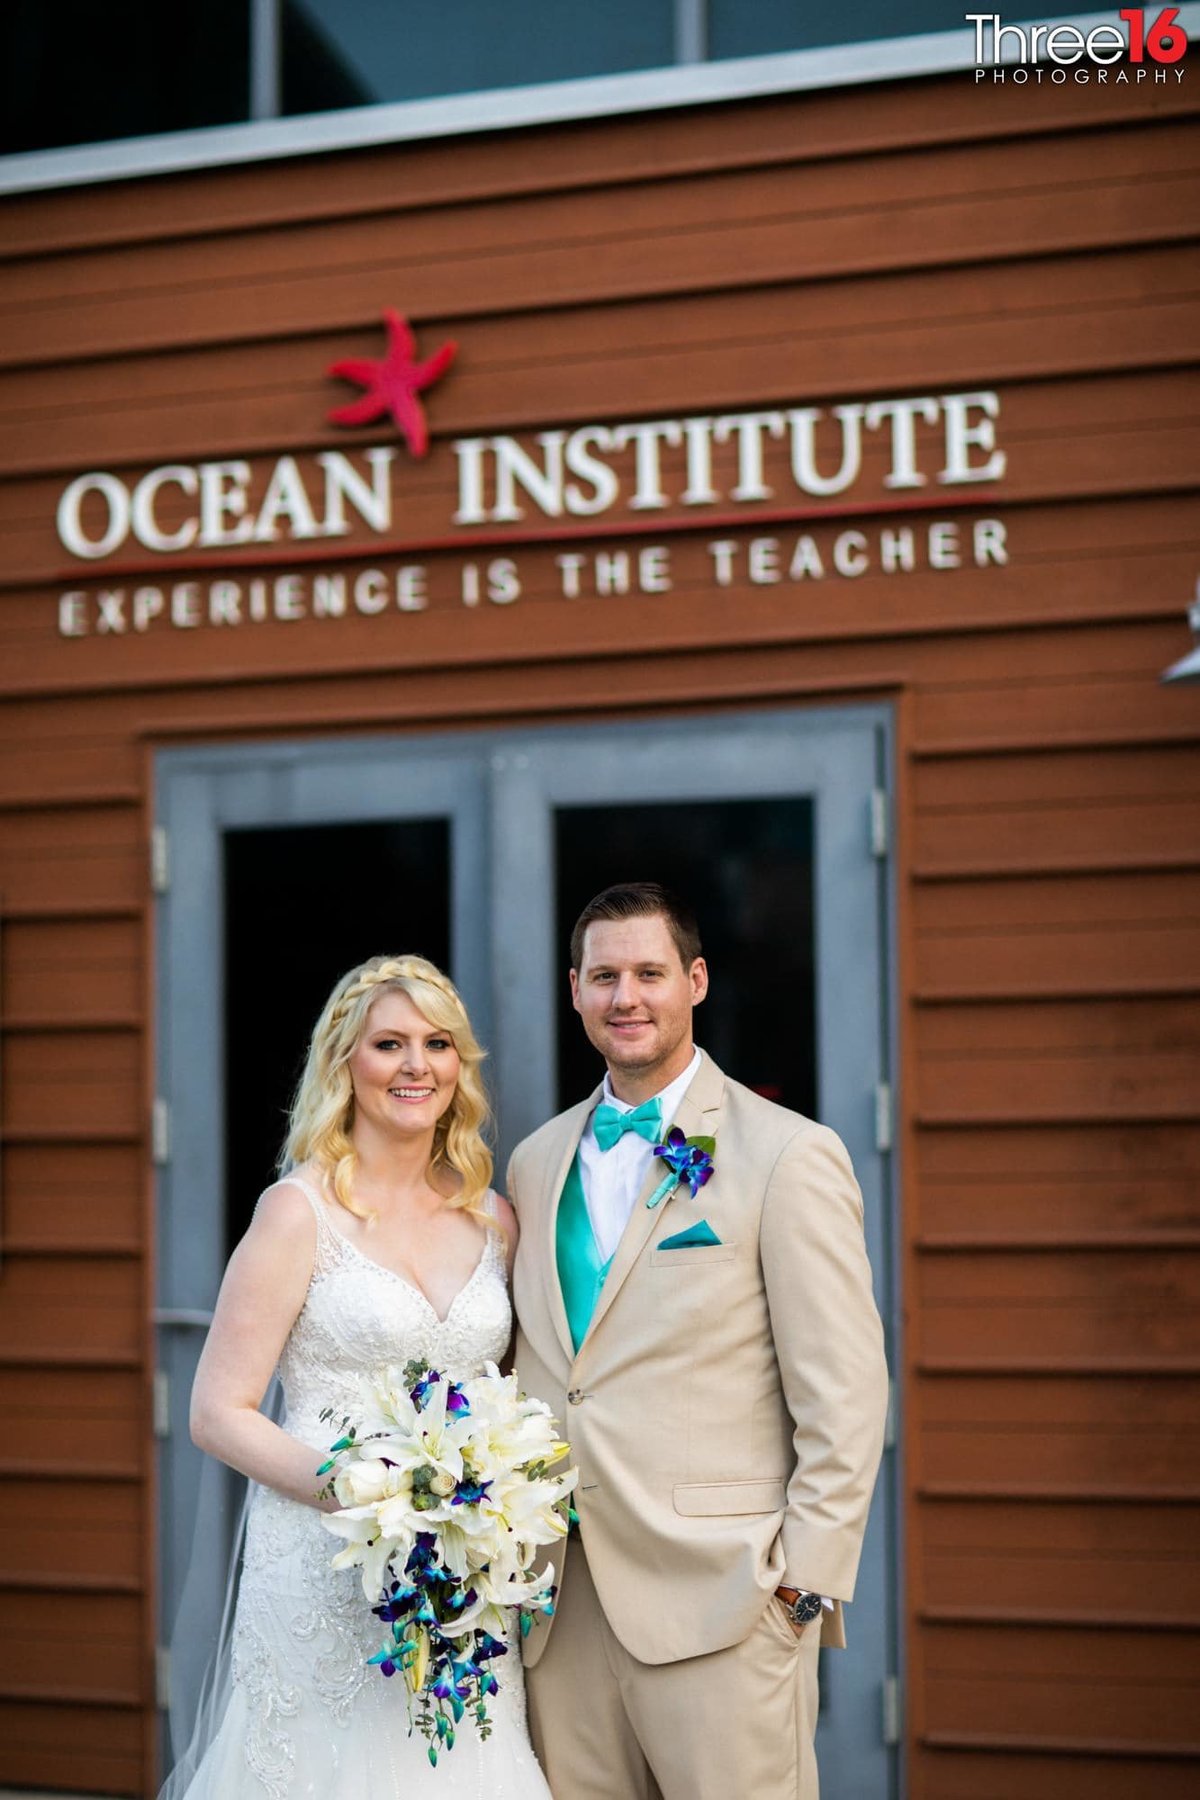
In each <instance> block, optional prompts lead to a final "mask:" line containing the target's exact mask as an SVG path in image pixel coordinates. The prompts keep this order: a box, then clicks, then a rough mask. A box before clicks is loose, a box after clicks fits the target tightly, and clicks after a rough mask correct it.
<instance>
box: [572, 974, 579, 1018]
mask: <svg viewBox="0 0 1200 1800" xmlns="http://www.w3.org/2000/svg"><path fill="white" fill-rule="evenodd" d="M570 977H571V1005H572V1006H573V1007H574V1008H575V1011H576V1012H578V1011H579V970H578V969H572V970H571V971H570Z"/></svg>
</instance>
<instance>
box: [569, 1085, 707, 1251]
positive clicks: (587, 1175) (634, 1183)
mask: <svg viewBox="0 0 1200 1800" xmlns="http://www.w3.org/2000/svg"><path fill="white" fill-rule="evenodd" d="M699 1067H700V1052H699V1050H696V1051H693V1053H692V1060H691V1062H690V1063H689V1064H688V1066H687V1068H686V1069H685V1070H684V1071H683V1074H682V1075H677V1076H676V1077H675V1079H674V1081H672V1082H670V1083H669V1085H668V1086H667V1087H665V1088H663V1089H662V1091H661V1092H660V1093H659V1094H658V1095H657V1099H658V1101H659V1104H660V1105H661V1107H662V1128H663V1138H665V1137H666V1134H667V1131H668V1130H669V1128H670V1125H671V1121H672V1119H673V1118H674V1117H675V1114H676V1113H677V1112H678V1110H679V1102H680V1101H681V1100H682V1099H683V1096H684V1095H685V1094H686V1093H687V1090H688V1088H689V1086H690V1085H691V1081H692V1077H693V1076H694V1075H695V1073H696V1070H697V1069H698V1068H699ZM647 1098H648V1099H651V1100H653V1099H654V1098H656V1096H655V1095H653V1094H650V1095H648V1096H647ZM605 1102H607V1104H608V1105H609V1106H615V1107H616V1109H617V1111H618V1112H633V1111H634V1108H633V1107H632V1106H630V1105H629V1104H628V1102H627V1101H625V1100H618V1099H617V1096H616V1095H615V1094H614V1093H613V1090H612V1082H611V1081H610V1080H609V1077H608V1072H607V1070H606V1071H605V1075H604V1093H603V1096H602V1099H601V1102H600V1103H601V1104H604V1103H605ZM643 1104H644V1102H640V1101H639V1105H643ZM662 1141H663V1139H662V1138H660V1139H659V1142H660V1143H661V1142H662ZM653 1160H654V1145H653V1144H649V1143H647V1142H646V1139H645V1138H644V1137H639V1136H638V1134H637V1132H636V1131H627V1132H626V1133H625V1135H624V1137H622V1138H618V1140H617V1142H616V1143H615V1144H614V1145H613V1147H612V1149H611V1150H602V1149H601V1148H600V1146H599V1144H598V1143H597V1142H596V1133H595V1131H594V1130H593V1128H592V1121H591V1119H589V1120H588V1122H587V1125H586V1127H585V1128H584V1133H583V1136H582V1138H581V1139H580V1140H579V1173H580V1175H581V1176H582V1178H583V1192H584V1198H585V1199H586V1200H587V1209H588V1218H589V1219H590V1220H591V1222H592V1232H593V1235H594V1236H595V1239H596V1247H597V1249H598V1250H599V1252H600V1254H601V1256H602V1257H603V1258H604V1260H605V1262H607V1261H608V1259H609V1257H610V1256H611V1255H612V1253H613V1251H614V1250H615V1249H616V1247H617V1245H618V1244H619V1243H620V1241H621V1233H622V1232H623V1231H624V1229H625V1227H626V1225H627V1224H628V1223H629V1215H630V1213H631V1212H632V1211H633V1209H634V1206H635V1205H636V1204H637V1197H638V1195H639V1194H640V1193H641V1191H642V1184H643V1182H644V1181H645V1179H646V1175H647V1172H648V1170H649V1168H650V1164H651V1163H652V1162H653ZM666 1172H667V1171H666V1169H665V1168H664V1169H663V1173H664V1175H665V1174H666Z"/></svg>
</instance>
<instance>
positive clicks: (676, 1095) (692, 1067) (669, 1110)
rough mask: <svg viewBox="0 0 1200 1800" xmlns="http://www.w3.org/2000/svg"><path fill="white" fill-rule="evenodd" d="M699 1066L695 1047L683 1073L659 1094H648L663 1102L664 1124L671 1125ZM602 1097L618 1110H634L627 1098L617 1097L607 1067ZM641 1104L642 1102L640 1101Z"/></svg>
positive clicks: (649, 1096) (651, 1097) (650, 1097)
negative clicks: (620, 1098)
mask: <svg viewBox="0 0 1200 1800" xmlns="http://www.w3.org/2000/svg"><path fill="white" fill-rule="evenodd" d="M699 1067H700V1051H699V1049H695V1050H693V1051H692V1060H691V1062H690V1063H689V1064H688V1066H687V1068H686V1069H685V1070H684V1071H683V1073H682V1075H677V1076H676V1077H675V1079H674V1081H672V1082H669V1083H668V1085H667V1086H666V1087H665V1088H660V1089H659V1091H658V1093H657V1095H655V1094H649V1095H647V1099H650V1100H654V1099H657V1100H658V1101H659V1103H660V1104H661V1107H662V1119H663V1125H664V1126H666V1125H669V1124H670V1122H671V1120H672V1119H673V1118H674V1116H675V1113H676V1111H677V1109H678V1106H679V1102H680V1101H681V1100H682V1099H683V1096H684V1094H685V1093H686V1092H687V1090H688V1088H689V1087H690V1086H691V1083H692V1077H693V1076H694V1075H695V1073H696V1070H697V1069H698V1068H699ZM600 1098H601V1101H602V1103H606V1104H607V1105H609V1106H615V1107H616V1109H617V1111H618V1112H632V1111H633V1107H632V1106H630V1104H629V1102H628V1101H627V1100H619V1099H618V1098H617V1096H616V1095H615V1094H614V1093H613V1090H612V1081H611V1079H610V1077H609V1073H608V1070H607V1069H605V1071H604V1092H603V1094H602V1095H601V1096H600ZM639 1104H642V1103H641V1102H639Z"/></svg>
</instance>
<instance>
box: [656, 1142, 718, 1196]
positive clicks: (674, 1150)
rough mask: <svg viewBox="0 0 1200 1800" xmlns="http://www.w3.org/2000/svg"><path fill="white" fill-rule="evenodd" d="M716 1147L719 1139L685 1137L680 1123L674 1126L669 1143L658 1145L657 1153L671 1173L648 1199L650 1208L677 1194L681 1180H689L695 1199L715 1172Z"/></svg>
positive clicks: (665, 1176)
mask: <svg viewBox="0 0 1200 1800" xmlns="http://www.w3.org/2000/svg"><path fill="white" fill-rule="evenodd" d="M716 1147H717V1140H716V1138H711V1137H685V1136H684V1135H683V1132H682V1131H680V1129H679V1127H678V1125H672V1127H671V1129H670V1131H668V1133H667V1138H666V1142H665V1143H663V1144H655V1146H654V1154H655V1156H661V1157H662V1159H663V1161H664V1162H665V1163H666V1165H667V1169H668V1173H667V1174H666V1175H664V1177H663V1179H662V1180H661V1181H660V1182H659V1184H658V1186H657V1187H656V1188H655V1190H654V1192H653V1193H652V1194H651V1196H650V1198H649V1199H648V1200H647V1202H646V1206H647V1209H652V1208H654V1207H656V1206H657V1205H658V1203H659V1201H660V1200H665V1199H666V1197H667V1195H668V1194H673V1193H674V1192H675V1189H676V1188H677V1187H678V1186H679V1184H680V1182H681V1181H686V1182H687V1184H688V1187H689V1188H690V1189H691V1193H692V1199H693V1200H694V1199H695V1198H696V1195H697V1194H698V1193H699V1192H700V1189H701V1188H702V1187H703V1186H704V1184H705V1182H706V1181H707V1180H708V1179H709V1178H710V1176H711V1175H712V1172H713V1151H714V1150H715V1149H716Z"/></svg>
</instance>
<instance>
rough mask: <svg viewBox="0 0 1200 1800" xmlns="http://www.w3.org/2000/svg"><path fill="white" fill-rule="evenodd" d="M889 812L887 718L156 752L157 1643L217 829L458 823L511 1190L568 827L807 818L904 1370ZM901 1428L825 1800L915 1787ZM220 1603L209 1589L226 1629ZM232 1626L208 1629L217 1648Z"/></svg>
mask: <svg viewBox="0 0 1200 1800" xmlns="http://www.w3.org/2000/svg"><path fill="white" fill-rule="evenodd" d="M398 769H399V770H402V771H403V776H404V779H403V781H402V782H398V781H397V772H398ZM893 792H894V721H893V716H892V708H891V707H890V706H889V705H886V704H862V705H848V706H838V705H834V706H820V707H811V708H810V707H804V708H786V709H777V710H762V711H759V710H754V711H746V710H744V709H743V710H736V711H730V710H728V709H721V710H719V711H717V710H714V711H713V712H711V713H705V714H703V715H698V714H693V715H690V716H687V717H684V718H676V719H670V720H662V719H654V720H630V721H618V722H613V723H607V724H588V725H586V726H578V727H574V726H572V727H563V726H554V725H551V726H544V727H539V726H528V727H524V728H510V729H506V730H503V731H497V732H474V731H472V732H461V731H460V732H444V733H430V734H424V733H422V734H419V735H418V734H413V735H405V734H396V735H391V736H372V737H362V738H354V739H339V740H334V741H331V740H329V739H326V738H320V737H316V738H305V739H301V740H287V741H283V742H280V741H271V742H269V743H263V742H261V741H259V742H250V743H239V744H223V745H219V746H200V747H189V748H179V749H165V750H162V751H160V752H159V753H158V754H157V756H156V758H155V823H156V827H157V828H158V829H160V830H162V831H163V832H164V833H165V834H166V840H165V841H166V843H167V844H168V845H169V862H170V880H169V883H168V885H167V887H166V890H165V892H163V893H162V894H160V896H159V907H158V917H157V921H156V927H157V928H156V946H157V980H156V1025H157V1041H156V1052H155V1055H156V1071H157V1073H156V1093H157V1094H158V1095H159V1096H160V1097H161V1100H160V1104H161V1103H165V1104H166V1106H167V1108H168V1109H169V1110H168V1111H167V1113H166V1115H165V1116H166V1117H168V1118H169V1121H170V1128H169V1143H168V1142H167V1141H165V1140H166V1137H167V1135H168V1134H166V1133H164V1132H161V1131H160V1132H157V1133H156V1137H157V1138H158V1140H159V1141H158V1143H157V1146H156V1161H157V1162H158V1170H157V1176H158V1180H157V1236H158V1245H157V1248H158V1301H159V1304H158V1309H157V1312H156V1322H157V1323H158V1325H159V1333H158V1336H159V1371H160V1379H161V1377H164V1376H165V1378H166V1384H167V1385H166V1388H165V1391H166V1392H168V1393H169V1395H170V1399H169V1402H168V1403H167V1405H166V1406H165V1408H164V1409H162V1410H164V1411H165V1413H166V1417H165V1418H164V1419H163V1421H162V1422H163V1424H164V1426H165V1427H166V1429H165V1432H164V1434H163V1437H162V1441H161V1443H160V1459H159V1478H160V1507H159V1534H160V1535H159V1546H160V1556H159V1562H160V1568H161V1569H162V1570H163V1571H170V1572H171V1574H170V1575H168V1576H167V1577H166V1578H165V1579H161V1580H160V1584H159V1606H160V1620H161V1641H162V1642H163V1643H166V1642H167V1641H168V1640H169V1635H170V1631H171V1627H172V1623H173V1619H172V1616H171V1615H172V1613H173V1610H174V1607H175V1605H176V1604H177V1601H178V1591H179V1585H180V1583H181V1581H182V1571H183V1570H185V1569H186V1568H187V1567H188V1564H189V1559H190V1558H192V1556H193V1551H194V1546H193V1545H192V1543H191V1539H192V1536H193V1524H194V1520H193V1517H192V1515H191V1513H190V1510H189V1507H188V1504H187V1500H188V1498H189V1497H194V1495H195V1492H196V1490H197V1485H198V1484H197V1472H198V1469H199V1467H200V1462H201V1457H200V1453H199V1452H198V1451H196V1450H195V1449H194V1447H193V1446H192V1445H191V1443H190V1440H189V1438H188V1435H187V1430H186V1408H187V1394H188V1391H189V1390H190V1385H191V1379H192V1375H193V1373H194V1369H195V1363H196V1360H197V1357H198V1355H199V1348H200V1343H201V1341H202V1339H201V1330H200V1329H199V1328H200V1327H202V1326H203V1324H204V1322H205V1321H206V1319H207V1317H208V1316H210V1315H209V1309H210V1308H211V1306H212V1304H213V1300H214V1298H215V1295H216V1290H217V1287H218V1285H219V1282H220V1277H221V1273H222V1266H223V1252H224V1244H223V1241H222V1240H223V1236H224V1231H223V1228H222V1230H221V1231H219V1232H216V1233H214V1232H209V1233H206V1234H200V1236H201V1237H202V1238H203V1241H202V1242H200V1241H198V1239H197V1234H195V1232H194V1230H192V1229H191V1222H192V1221H194V1220H195V1219H196V1218H197V1217H202V1216H204V1212H205V1210H209V1209H212V1208H214V1206H215V1207H216V1209H217V1210H218V1212H219V1215H220V1216H221V1218H222V1219H223V1217H224V1174H223V1158H222V1156H221V1155H220V1152H219V1148H218V1150H217V1151H216V1152H214V1146H218V1147H219V1146H220V1145H221V1144H222V1142H223V1131H224V1119H223V1106H222V1092H221V1090H222V1005H223V999H222V996H223V982H222V979H221V973H222V969H223V961H224V946H223V930H222V867H221V848H222V836H223V833H224V832H226V831H228V830H231V829H237V828H239V827H240V828H253V827H268V826H271V825H309V824H311V825H320V824H334V823H346V822H349V821H351V820H353V821H355V822H359V821H362V822H367V821H372V820H375V821H377V820H383V819H396V818H404V817H430V816H438V817H449V818H450V821H451V890H452V891H451V933H450V936H451V945H452V960H453V967H454V971H455V977H456V981H457V983H458V986H459V987H460V989H461V991H462V992H463V996H464V999H465V1000H466V1001H467V1004H468V1006H469V1008H470V1010H471V1013H472V1017H473V1019H474V1021H475V1022H476V1026H477V1030H478V1033H479V1036H480V1038H481V1040H482V1041H484V1042H485V1043H489V1044H490V1045H491V1046H492V1049H493V1055H492V1057H491V1058H490V1059H489V1065H488V1066H489V1072H490V1075H491V1079H492V1086H493V1091H494V1093H495V1097H496V1102H497V1113H498V1116H499V1119H500V1129H501V1152H502V1153H501V1155H500V1157H499V1158H498V1167H499V1169H500V1172H501V1175H502V1174H503V1169H504V1154H503V1153H504V1152H505V1151H507V1150H511V1148H512V1146H513V1145H514V1144H515V1143H516V1142H517V1141H518V1140H519V1139H520V1138H521V1137H522V1136H524V1135H525V1134H526V1132H528V1131H529V1130H532V1129H533V1128H534V1127H535V1126H536V1125H538V1124H540V1123H542V1122H543V1121H544V1120H545V1119H546V1118H548V1117H549V1116H550V1115H551V1113H552V1112H553V1111H555V1110H556V1095H555V1092H554V1087H555V1074H554V1071H555V1054H556V1040H555V1032H556V1014H557V1009H556V1006H555V1004H554V982H555V980H556V979H558V980H565V979H566V964H567V960H568V959H567V954H566V946H558V945H556V943H555V932H556V927H555V916H554V914H555V909H554V888H553V850H554V846H553V828H554V817H553V815H554V810H555V808H556V807H557V806H560V805H570V804H572V803H574V804H578V805H599V804H606V803H613V801H614V798H619V799H625V800H629V801H631V802H637V801H639V800H640V801H648V802H649V801H654V802H661V801H663V800H668V801H669V800H672V799H673V800H678V801H680V802H681V803H683V802H686V801H703V800H704V799H714V800H736V799H739V798H740V799H751V798H755V799H767V798H771V797H785V796H797V797H811V798H812V799H813V801H814V813H815V842H814V917H815V924H814V930H815V934H816V956H815V975H816V996H815V998H816V1043H817V1069H818V1094H819V1108H818V1110H819V1112H820V1115H821V1117H822V1120H823V1122H825V1123H826V1124H829V1125H831V1126H832V1127H833V1128H834V1129H835V1130H836V1131H837V1132H838V1134H839V1135H840V1136H841V1137H842V1138H843V1140H844V1141H845V1143H846V1145H847V1148H848V1149H849V1151H850V1154H851V1157H852V1159H853V1162H854V1166H855V1170H856V1173H857V1174H858V1177H859V1182H860V1185H861V1187H862V1190H863V1195H864V1201H865V1205H866V1232H867V1245H868V1250H869V1253H870V1256H871V1262H872V1268H873V1271H874V1275H875V1286H876V1296H877V1300H878V1302H879V1306H880V1311H881V1314H882V1315H883V1318H884V1321H885V1330H886V1332H887V1342H888V1353H889V1363H890V1365H891V1367H892V1368H893V1369H895V1368H897V1367H898V1366H899V1365H898V1355H899V1343H898V1325H899V1313H898V1304H897V1302H898V1294H897V1292H896V1269H897V1265H898V1257H897V1254H896V1246H897V1245H898V1243H899V1235H898V1230H899V1221H898V1218H897V1216H896V1215H897V1196H898V1193H899V1188H898V1184H897V1179H896V1167H895V1150H894V1147H893V1143H892V1135H894V1134H887V1133H881V1130H880V1123H879V1118H880V1095H881V1093H886V1094H887V1095H888V1096H889V1097H890V1100H891V1110H892V1116H896V1113H895V1105H896V1088H897V1081H896V1068H897V1064H896V1044H895V1025H894V1021H895V1019H896V1017H897V1008H896V995H895V983H896V969H897V963H896V955H895V916H896V893H895V868H894V857H893V856H891V855H888V854H886V850H885V853H884V854H880V850H881V844H880V818H881V810H882V816H883V818H884V819H885V820H886V818H887V816H888V815H889V813H891V812H894V809H893V808H891V806H890V796H891V795H892V793H893ZM398 794H399V795H400V799H399V802H398V799H397V796H398ZM880 795H882V796H883V800H882V802H881V800H880V798H879V796H880ZM409 796H413V798H412V799H411V801H410V800H409ZM884 836H885V837H886V832H885V833H884ZM481 917H482V921H483V929H480V925H479V921H480V918H481ZM531 947H532V953H531ZM489 965H490V966H489ZM700 1036H701V1037H702V1036H703V1032H702V1030H701V1032H700ZM183 1096H186V1099H185V1098H182V1097H183ZM894 1413H895V1408H894V1407H893V1418H892V1420H891V1425H890V1430H889V1445H888V1449H887V1451H886V1452H885V1458H884V1467H883V1470H882V1471H881V1475H880V1480H879V1485H878V1488H877V1496H876V1501H875V1504H874V1506H873V1508H872V1520H871V1525H870V1527H869V1529H868V1534H867V1540H866V1543H865V1545H864V1553H863V1563H862V1572H861V1576H860V1592H868V1591H874V1592H875V1593H877V1594H878V1595H879V1596H880V1597H881V1606H882V1609H883V1617H882V1618H881V1619H880V1620H879V1621H878V1624H879V1627H880V1629H879V1630H878V1631H876V1632H874V1633H870V1632H868V1633H864V1634H863V1635H862V1636H859V1635H858V1634H857V1633H854V1623H853V1615H852V1616H851V1631H852V1633H854V1649H853V1651H852V1653H851V1655H850V1656H849V1657H847V1658H844V1659H843V1658H829V1657H823V1658H822V1722H821V1743H822V1756H823V1761H824V1765H825V1766H824V1773H823V1785H824V1786H825V1787H826V1788H827V1789H828V1790H829V1796H830V1800H843V1797H845V1800H859V1796H866V1795H870V1796H871V1797H872V1800H884V1796H885V1795H886V1796H887V1800H896V1796H898V1795H899V1793H900V1791H901V1784H902V1770H901V1767H900V1758H899V1756H898V1754H897V1751H898V1746H897V1745H896V1743H895V1741H894V1736H892V1735H891V1734H889V1733H888V1731H887V1727H886V1724H885V1721H886V1720H887V1719H888V1716H889V1713H890V1711H891V1701H892V1697H893V1695H894V1694H896V1693H898V1692H899V1685H900V1682H901V1677H902V1667H901V1662H900V1657H901V1651H902V1633H901V1630H900V1621H901V1619H902V1617H903V1611H902V1594H901V1585H900V1584H901V1581H902V1576H903V1564H902V1560H901V1544H900V1534H899V1515H898V1498H899V1492H900V1489H899V1479H898V1467H897V1464H898V1455H899V1452H898V1439H899V1433H898V1431H897V1429H896V1420H895V1417H894ZM201 1529H203V1522H202V1523H201ZM199 1554H201V1555H208V1556H210V1557H211V1558H212V1566H213V1567H215V1568H223V1567H224V1562H225V1556H226V1551H225V1547H224V1545H219V1544H217V1543H213V1544H210V1545H207V1546H199ZM889 1564H890V1568H889ZM212 1585H213V1587H214V1588H215V1589H218V1588H219V1586H220V1584H219V1583H214V1584H212ZM220 1599H221V1595H220V1593H219V1592H214V1594H213V1596H212V1604H213V1607H214V1614H215V1615H216V1614H217V1613H219V1605H220ZM218 1622H219V1621H218V1618H217V1617H216V1616H214V1618H213V1620H212V1621H211V1627H212V1631H213V1635H214V1636H215V1632H216V1627H217V1624H218ZM208 1623H209V1622H208V1621H204V1620H202V1619H200V1618H198V1617H196V1616H195V1615H194V1613H193V1614H191V1615H190V1616H189V1633H190V1634H191V1635H192V1636H194V1637H195V1636H199V1635H201V1634H202V1633H203V1632H204V1630H205V1626H206V1624H208ZM864 1623H865V1621H864ZM881 1740H886V1741H881ZM880 1750H882V1751H883V1753H884V1756H885V1758H886V1773H885V1776H884V1778H883V1780H882V1781H881V1779H880V1773H879V1771H880V1767H881V1764H880V1760H879V1752H880Z"/></svg>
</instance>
